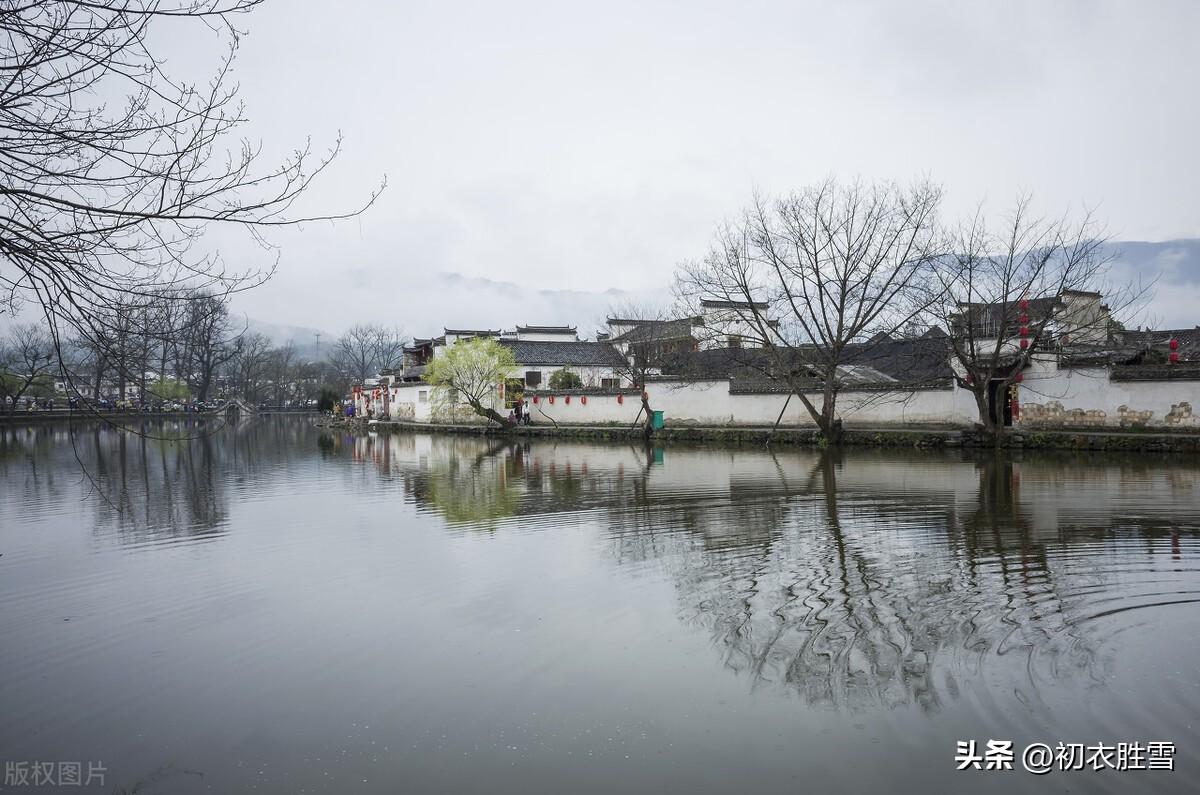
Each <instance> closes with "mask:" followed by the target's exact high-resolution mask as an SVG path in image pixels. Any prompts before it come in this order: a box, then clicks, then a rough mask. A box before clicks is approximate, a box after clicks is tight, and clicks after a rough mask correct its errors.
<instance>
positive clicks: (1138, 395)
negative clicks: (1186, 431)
mask: <svg viewBox="0 0 1200 795" xmlns="http://www.w3.org/2000/svg"><path fill="white" fill-rule="evenodd" d="M1018 399H1019V400H1020V403H1021V405H1022V407H1028V406H1030V405H1031V404H1039V405H1050V404H1052V403H1061V404H1062V408H1063V411H1065V412H1070V411H1072V410H1073V409H1078V410H1081V411H1092V412H1094V411H1101V412H1104V415H1105V416H1104V418H1103V424H1105V425H1118V424H1119V423H1120V407H1121V406H1126V407H1127V408H1128V409H1129V410H1130V411H1132V412H1144V411H1149V412H1152V414H1151V416H1150V419H1149V421H1148V422H1147V423H1146V424H1147V425H1163V424H1165V421H1166V416H1167V414H1168V413H1169V412H1170V411H1171V407H1172V406H1174V405H1178V404H1180V403H1185V402H1186V403H1190V404H1191V405H1192V407H1193V408H1195V409H1197V410H1200V381H1112V380H1110V379H1109V370H1108V369H1107V368H1103V367H1077V368H1073V369H1065V370H1060V369H1058V368H1057V367H1056V366H1055V365H1054V363H1053V362H1045V361H1043V362H1035V363H1034V366H1032V367H1030V368H1029V370H1027V371H1026V373H1025V379H1024V381H1023V382H1022V383H1021V385H1020V387H1019V390H1018ZM1025 413H1026V412H1025V411H1024V410H1023V411H1022V417H1024V416H1025Z"/></svg>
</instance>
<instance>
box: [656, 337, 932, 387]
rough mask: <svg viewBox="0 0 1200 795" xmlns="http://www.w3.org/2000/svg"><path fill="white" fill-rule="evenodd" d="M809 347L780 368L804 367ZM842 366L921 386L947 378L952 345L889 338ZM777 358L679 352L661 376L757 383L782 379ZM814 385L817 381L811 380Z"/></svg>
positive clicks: (849, 355)
mask: <svg viewBox="0 0 1200 795" xmlns="http://www.w3.org/2000/svg"><path fill="white" fill-rule="evenodd" d="M813 353H814V351H813V349H812V348H804V347H797V348H790V349H787V350H781V351H780V352H779V358H781V359H782V366H784V367H790V368H793V369H795V370H802V369H804V368H806V367H807V366H808V365H809V364H810V363H811V361H812V356H813ZM841 364H842V365H843V366H844V367H848V368H867V369H859V370H854V369H850V370H847V371H846V373H845V377H846V380H847V381H848V382H849V381H862V380H864V379H866V378H869V377H870V371H876V372H878V373H882V374H883V376H884V377H885V378H884V379H881V380H885V381H886V382H887V383H893V384H895V383H899V384H919V383H932V382H937V381H942V380H946V379H949V378H950V377H951V376H952V375H953V371H952V370H951V368H950V346H949V343H948V340H947V339H946V338H945V337H921V338H919V339H889V340H884V341H880V342H877V343H874V344H866V343H859V344H856V345H851V346H850V347H849V348H848V349H847V350H846V354H845V357H844V359H843V361H842V362H841ZM779 367H780V365H779V363H777V362H776V356H774V355H772V353H771V352H770V351H768V350H766V349H764V348H717V349H713V350H705V351H694V352H688V353H682V354H679V355H678V356H676V358H675V360H674V361H673V362H671V363H670V364H669V365H668V366H667V367H664V372H665V373H667V374H669V375H678V376H681V377H684V378H696V379H703V378H713V379H723V378H733V379H746V380H751V381H757V380H761V379H767V380H774V381H778V382H783V381H784V378H785V377H784V375H783V374H782V373H779V374H778V375H775V373H776V372H777V371H778V370H779ZM813 383H814V384H819V381H817V380H816V379H814V381H813Z"/></svg>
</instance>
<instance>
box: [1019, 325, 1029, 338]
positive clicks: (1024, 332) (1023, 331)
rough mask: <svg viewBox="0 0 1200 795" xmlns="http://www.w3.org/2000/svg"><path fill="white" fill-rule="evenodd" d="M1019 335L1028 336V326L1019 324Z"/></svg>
mask: <svg viewBox="0 0 1200 795" xmlns="http://www.w3.org/2000/svg"><path fill="white" fill-rule="evenodd" d="M1021 336H1022V337H1028V336H1029V326H1021Z"/></svg>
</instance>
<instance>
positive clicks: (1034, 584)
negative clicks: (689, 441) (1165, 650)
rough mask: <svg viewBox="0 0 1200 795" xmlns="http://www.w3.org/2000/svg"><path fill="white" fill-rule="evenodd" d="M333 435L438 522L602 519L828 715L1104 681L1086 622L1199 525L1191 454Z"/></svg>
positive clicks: (728, 661) (774, 676)
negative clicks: (1183, 458)
mask: <svg viewBox="0 0 1200 795" xmlns="http://www.w3.org/2000/svg"><path fill="white" fill-rule="evenodd" d="M348 443H349V444H350V445H352V452H351V455H352V456H353V457H354V458H355V459H357V460H360V461H363V462H370V463H371V464H373V465H374V467H375V469H376V471H377V472H378V473H379V474H380V475H381V476H382V477H383V478H385V479H387V480H392V481H395V482H396V483H397V484H398V485H399V486H400V487H401V488H403V490H404V491H405V493H406V494H407V495H408V497H409V498H410V499H411V500H412V501H413V502H414V503H415V505H416V506H417V508H418V510H422V511H427V512H431V513H434V514H437V515H438V516H440V517H441V518H442V519H443V520H444V521H445V522H446V523H447V526H448V527H449V528H451V529H452V530H453V531H455V532H487V533H496V532H521V531H538V530H542V531H546V530H552V529H554V528H556V527H561V526H562V525H563V524H565V523H568V522H595V523H597V524H598V525H599V526H600V527H601V528H602V531H603V534H602V537H603V538H604V539H605V542H604V543H605V544H607V545H608V546H609V548H610V551H611V554H612V555H613V556H614V557H615V558H616V559H617V560H618V561H620V562H621V563H623V564H628V565H631V566H644V565H656V566H661V567H663V568H665V569H666V570H667V571H668V572H669V574H670V576H671V578H672V580H673V582H674V584H675V588H676V592H677V594H678V600H679V603H678V613H679V616H680V619H681V620H682V621H684V622H686V623H687V624H689V625H692V626H695V627H697V628H699V629H701V630H702V631H704V632H705V633H707V634H708V636H709V637H710V638H711V641H712V646H713V648H714V650H715V651H716V652H717V654H719V655H720V659H721V661H722V664H723V665H724V666H726V667H727V668H728V669H729V670H731V671H733V672H735V673H737V674H738V675H740V676H744V677H746V678H747V679H748V680H749V681H750V683H751V686H752V687H777V688H783V689H785V690H787V691H788V692H794V693H798V694H800V695H801V696H803V698H804V699H805V700H806V701H807V702H808V703H810V704H815V705H827V706H829V707H831V708H838V709H850V710H853V709H855V708H856V707H863V708H869V707H876V706H886V707H896V706H900V705H908V704H911V705H916V706H918V707H919V708H920V709H923V710H926V711H937V710H939V709H940V708H941V707H942V706H943V705H944V703H945V702H946V700H947V699H955V698H958V697H960V696H962V694H963V691H964V690H966V689H971V688H982V684H981V683H983V682H985V681H986V682H987V683H988V684H989V686H994V685H995V684H996V680H997V678H1005V677H1006V678H1007V681H1008V684H1009V685H1010V686H1011V687H1012V688H1013V689H1014V690H1015V691H1016V693H1017V695H1018V697H1019V698H1021V699H1022V700H1023V701H1025V702H1026V703H1029V704H1032V705H1037V704H1038V703H1039V701H1040V699H1042V698H1043V697H1044V696H1045V694H1046V692H1048V688H1046V687H1045V685H1046V684H1048V683H1050V682H1055V683H1057V684H1058V685H1063V684H1066V685H1068V686H1069V687H1068V688H1067V689H1072V688H1078V689H1080V690H1083V691H1086V690H1087V689H1088V688H1091V687H1099V686H1103V682H1104V680H1105V677H1106V674H1107V671H1108V666H1109V660H1108V657H1107V656H1106V653H1105V648H1106V642H1107V640H1108V639H1109V638H1110V637H1111V636H1112V635H1113V634H1114V633H1116V632H1119V631H1121V624H1120V623H1119V622H1118V623H1116V624H1114V623H1113V622H1111V621H1108V622H1101V621H1097V620H1096V619H1097V618H1100V617H1102V616H1112V615H1114V611H1115V613H1120V612H1123V611H1135V610H1145V609H1151V608H1154V607H1156V606H1158V605H1160V604H1161V603H1162V600H1161V597H1160V596H1159V595H1158V594H1159V593H1160V592H1161V591H1163V590H1166V589H1163V588H1159V587H1157V586H1156V584H1155V583H1153V582H1151V581H1147V580H1146V579H1145V578H1144V577H1138V578H1133V577H1129V576H1126V575H1127V574H1128V573H1129V572H1135V571H1140V572H1144V571H1146V570H1147V568H1148V567H1149V568H1150V569H1159V568H1162V567H1166V568H1169V567H1170V565H1171V562H1172V560H1178V558H1179V556H1180V554H1181V547H1183V548H1187V549H1194V548H1195V542H1196V538H1197V532H1198V529H1200V518H1198V517H1200V510H1198V506H1200V488H1198V486H1200V468H1198V467H1197V466H1196V465H1195V464H1194V463H1190V462H1189V463H1183V464H1181V463H1179V462H1175V463H1173V464H1172V466H1171V467H1169V468H1167V467H1163V466H1161V462H1158V461H1156V460H1155V459H1154V458H1152V457H1129V458H1123V457H1111V456H1110V457H1106V458H1104V459H1103V460H1097V459H1095V458H1091V457H1086V456H1077V455H1041V456H1037V457H1033V456H1027V457H1024V458H1021V457H1013V456H1010V455H1003V454H1002V455H994V454H991V453H984V454H975V453H957V454H950V453H947V454H942V453H937V452H928V451H924V452H916V451H908V452H903V451H852V452H848V453H846V454H845V455H844V456H839V455H837V454H832V453H826V454H820V453H817V452H814V451H807V450H795V449H786V448H785V449H778V450H763V449H761V448H753V449H720V448H715V449H714V448H701V447H696V448H691V447H671V448H669V449H666V450H665V451H664V450H661V449H658V450H649V451H647V450H644V449H641V448H639V447H636V446H621V445H591V444H577V443H571V442H554V441H538V442H534V443H528V442H506V441H502V440H497V439H494V438H479V437H460V436H438V437H430V436H415V435H397V436H370V437H359V438H356V439H352V440H348ZM326 444H327V445H328V444H329V442H326ZM1188 517H1191V519H1190V520H1189V519H1188ZM1181 519H1182V520H1183V521H1184V522H1185V524H1180V521H1181ZM1189 521H1190V524H1188V523H1187V522H1189ZM1162 576H1164V577H1168V578H1169V577H1170V573H1169V571H1164V572H1163V575H1162ZM1183 590H1184V591H1187V589H1186V588H1185V589H1183ZM1188 593H1191V594H1192V595H1191V596H1185V597H1184V598H1185V599H1186V600H1187V601H1200V595H1198V594H1195V593H1194V592H1188ZM1177 601H1178V600H1176V601H1175V602H1173V603H1177ZM979 692H980V693H982V692H983V691H982V689H981V690H980V691H979Z"/></svg>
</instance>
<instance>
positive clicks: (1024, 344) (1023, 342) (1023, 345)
mask: <svg viewBox="0 0 1200 795" xmlns="http://www.w3.org/2000/svg"><path fill="white" fill-rule="evenodd" d="M1028 347H1029V340H1021V350H1025V349H1026V348H1028Z"/></svg>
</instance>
